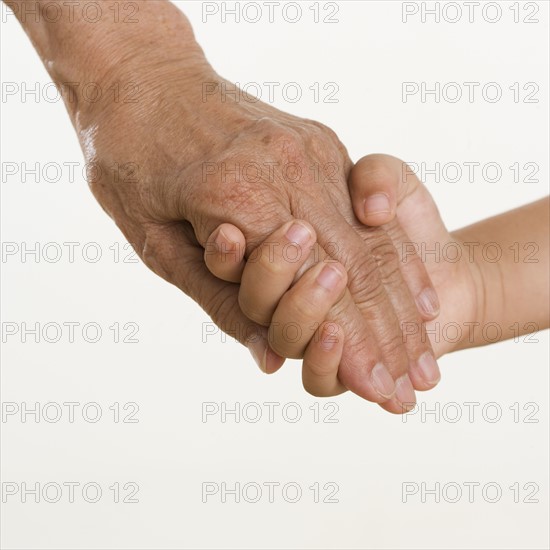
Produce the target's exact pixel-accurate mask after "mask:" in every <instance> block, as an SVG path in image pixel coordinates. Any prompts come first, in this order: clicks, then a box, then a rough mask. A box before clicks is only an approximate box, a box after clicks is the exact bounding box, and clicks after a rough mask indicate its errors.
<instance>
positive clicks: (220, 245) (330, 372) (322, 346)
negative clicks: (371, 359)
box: [205, 220, 393, 396]
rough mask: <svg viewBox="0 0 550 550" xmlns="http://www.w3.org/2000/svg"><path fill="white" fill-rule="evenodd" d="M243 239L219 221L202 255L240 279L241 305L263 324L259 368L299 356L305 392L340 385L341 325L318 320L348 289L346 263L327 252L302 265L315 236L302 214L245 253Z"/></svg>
mask: <svg viewBox="0 0 550 550" xmlns="http://www.w3.org/2000/svg"><path fill="white" fill-rule="evenodd" d="M245 244H246V243H245V239H244V236H243V234H242V233H241V232H240V231H239V230H238V229H237V228H236V227H235V226H233V225H230V224H223V225H221V226H220V227H218V228H217V229H216V231H214V233H213V234H212V235H211V236H210V239H209V246H207V249H206V254H205V261H206V264H207V266H208V268H209V269H210V271H211V272H212V273H213V274H214V275H216V276H217V277H219V278H221V279H224V280H227V281H234V282H238V281H240V283H241V285H240V289H239V305H240V307H241V309H242V311H243V313H245V315H246V316H247V317H248V318H249V319H251V320H253V321H255V322H256V323H258V324H260V325H263V326H267V327H269V338H268V340H269V348H268V350H267V352H266V353H265V354H264V356H263V357H255V359H256V361H257V362H258V364H259V366H260V368H261V369H262V370H263V371H264V372H267V373H272V372H275V371H276V370H277V369H278V368H279V367H280V366H281V365H282V363H283V361H284V359H283V358H285V357H290V358H297V359H299V358H302V357H303V359H304V361H303V368H302V378H303V383H304V387H305V388H306V390H307V391H308V392H310V393H312V394H313V395H317V396H329V395H335V394H338V393H341V392H343V391H345V389H346V388H345V387H344V386H343V385H342V384H341V383H340V382H339V380H338V376H337V374H338V365H339V363H340V358H341V354H342V348H343V343H344V335H343V331H342V329H341V327H339V326H338V325H337V324H335V323H325V322H324V320H325V317H326V316H327V313H328V312H329V310H330V309H331V308H332V307H333V306H334V305H335V304H337V303H338V302H339V301H340V300H341V298H342V296H343V294H344V291H345V289H346V283H347V273H346V271H345V269H344V267H343V266H342V265H341V264H340V263H339V262H336V261H334V260H330V261H322V262H319V263H315V264H314V265H313V266H312V267H311V268H309V269H306V267H305V264H306V262H307V260H308V258H310V257H311V256H314V255H315V254H316V253H317V248H316V236H315V231H314V230H313V228H312V227H311V226H310V225H309V224H308V223H307V222H304V221H301V220H294V221H292V222H289V223H286V224H285V225H283V226H282V227H280V228H279V229H278V230H276V231H275V232H274V233H272V234H271V235H270V236H269V237H268V238H267V239H266V240H265V241H264V242H263V243H262V244H261V245H260V246H259V247H257V248H256V249H255V250H254V251H253V252H252V254H251V255H250V256H249V258H248V260H247V261H245V260H244V250H245ZM391 382H392V381H388V383H389V384H390V385H391ZM391 390H393V388H391V389H390V392H391Z"/></svg>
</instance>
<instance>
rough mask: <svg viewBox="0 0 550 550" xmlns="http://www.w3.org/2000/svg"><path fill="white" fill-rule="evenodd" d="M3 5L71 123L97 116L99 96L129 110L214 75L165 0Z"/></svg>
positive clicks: (13, 0)
mask: <svg viewBox="0 0 550 550" xmlns="http://www.w3.org/2000/svg"><path fill="white" fill-rule="evenodd" d="M6 4H7V5H8V6H9V7H10V8H11V9H12V10H13V11H14V14H15V15H16V17H17V18H18V20H19V21H20V23H21V25H22V26H23V28H24V29H25V31H26V32H27V34H28V35H29V37H30V38H31V40H32V42H33V44H34V46H35V47H36V49H37V51H38V53H39V54H40V56H41V58H42V60H43V62H44V64H45V66H46V69H47V70H48V72H49V73H50V75H51V77H52V79H53V81H54V82H55V83H56V84H57V85H58V87H59V89H60V91H61V93H62V94H63V96H64V99H65V101H66V103H67V107H68V108H69V112H70V114H71V115H73V114H75V112H76V110H77V109H78V111H79V113H80V111H81V110H83V111H86V110H87V109H88V108H90V109H91V110H96V111H99V110H100V109H101V108H102V107H103V106H104V105H101V103H102V102H103V100H104V96H110V98H111V101H112V100H113V99H115V100H118V99H119V97H117V96H120V95H121V94H122V92H123V91H125V92H126V93H127V95H128V96H130V97H129V98H128V100H129V101H128V102H130V101H132V102H135V99H136V98H137V96H139V95H140V94H141V93H145V94H146V93H148V92H150V93H154V92H155V89H158V88H160V87H161V85H162V84H164V83H165V82H167V81H168V82H170V81H176V80H177V82H178V85H180V84H181V85H183V86H185V87H189V86H190V85H191V83H192V82H193V81H200V80H201V79H203V80H204V78H205V76H204V75H205V74H211V73H212V72H213V71H212V69H211V68H210V66H209V65H208V63H207V61H206V59H205V57H204V53H203V51H202V49H201V48H200V46H199V45H198V44H197V42H196V40H195V38H194V35H193V31H192V28H191V25H190V24H189V22H188V20H187V18H186V17H185V16H184V14H183V13H182V12H181V11H180V10H178V9H177V8H176V7H175V6H174V5H173V4H172V3H170V2H168V1H165V0H157V1H155V2H130V3H121V2H119V1H116V0H103V1H102V2H94V3H90V2H87V1H83V0H82V1H77V0H72V1H70V2H55V1H54V2H52V1H51V0H6ZM90 6H95V7H94V9H90ZM129 7H132V10H133V11H131V13H130V12H129V11H127V10H128V9H129ZM125 10H126V11H125ZM182 91H184V92H185V90H182ZM77 104H78V106H77ZM84 114H85V113H84Z"/></svg>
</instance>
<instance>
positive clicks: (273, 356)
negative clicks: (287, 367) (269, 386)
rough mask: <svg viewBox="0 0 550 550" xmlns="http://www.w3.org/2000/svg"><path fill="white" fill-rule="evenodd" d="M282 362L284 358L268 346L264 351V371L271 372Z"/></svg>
mask: <svg viewBox="0 0 550 550" xmlns="http://www.w3.org/2000/svg"><path fill="white" fill-rule="evenodd" d="M283 363H284V359H283V358H282V357H281V356H280V355H279V354H277V353H275V352H274V351H273V350H272V349H271V348H270V347H269V346H268V347H267V350H266V353H265V363H264V364H265V371H264V372H265V373H266V374H272V373H274V372H275V371H276V370H279V367H280V366H281V365H282V364H283Z"/></svg>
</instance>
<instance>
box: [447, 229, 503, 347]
mask: <svg viewBox="0 0 550 550" xmlns="http://www.w3.org/2000/svg"><path fill="white" fill-rule="evenodd" d="M453 238H454V239H455V240H456V241H457V242H459V243H460V244H461V246H462V249H463V258H464V268H465V269H464V273H463V275H462V277H463V279H467V280H468V281H469V284H468V285H467V286H468V288H469V289H470V290H469V292H466V293H465V296H464V299H465V305H464V308H463V311H464V312H465V313H466V315H465V316H464V317H465V318H464V319H462V325H463V326H464V330H463V333H462V338H461V339H460V341H459V342H457V344H456V346H455V347H454V351H456V350H459V349H466V348H471V347H475V346H479V345H484V344H486V343H488V341H487V335H486V334H485V333H486V330H487V327H488V325H489V324H492V323H493V322H494V321H495V319H498V318H499V316H498V315H497V313H496V311H495V306H498V302H499V296H501V293H502V280H501V277H500V268H499V265H498V263H495V262H488V261H486V259H485V257H484V253H483V250H484V249H483V246H482V245H483V244H484V241H483V239H480V238H479V236H477V235H476V234H475V233H473V232H472V231H471V229H470V228H466V229H463V230H459V231H456V232H454V233H453Z"/></svg>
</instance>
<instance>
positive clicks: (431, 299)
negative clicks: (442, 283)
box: [416, 288, 439, 317]
mask: <svg viewBox="0 0 550 550" xmlns="http://www.w3.org/2000/svg"><path fill="white" fill-rule="evenodd" d="M416 305H417V307H418V308H419V309H420V310H421V311H422V312H424V314H425V315H428V316H430V317H434V316H435V315H437V314H438V313H439V298H438V297H437V294H436V293H435V290H434V289H433V288H425V289H424V290H423V291H422V292H421V293H420V294H419V295H418V296H417V298H416Z"/></svg>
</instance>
